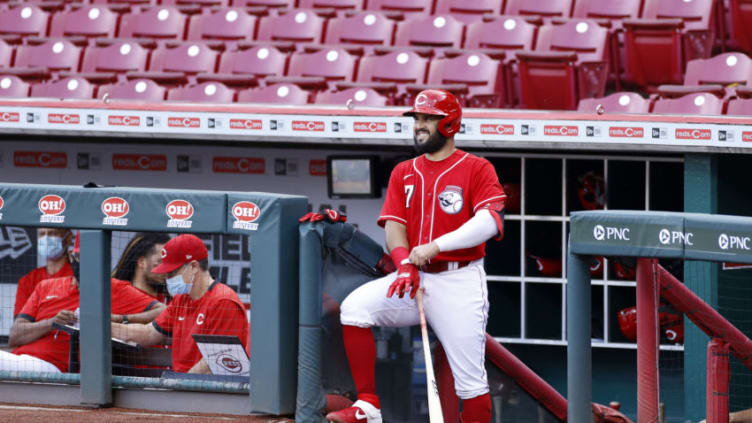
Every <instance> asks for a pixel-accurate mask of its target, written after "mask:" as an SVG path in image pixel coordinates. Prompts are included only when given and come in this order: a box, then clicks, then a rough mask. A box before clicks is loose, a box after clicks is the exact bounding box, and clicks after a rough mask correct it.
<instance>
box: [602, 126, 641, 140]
mask: <svg viewBox="0 0 752 423" xmlns="http://www.w3.org/2000/svg"><path fill="white" fill-rule="evenodd" d="M608 136H610V137H614V138H642V137H644V136H645V130H644V129H643V128H638V127H636V126H612V127H610V128H608Z"/></svg>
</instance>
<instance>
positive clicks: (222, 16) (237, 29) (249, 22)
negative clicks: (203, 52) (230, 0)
mask: <svg viewBox="0 0 752 423" xmlns="http://www.w3.org/2000/svg"><path fill="white" fill-rule="evenodd" d="M188 28H189V29H188V39H189V40H223V41H240V40H247V41H251V40H253V38H254V35H255V34H256V17H255V16H252V15H249V14H248V13H247V12H246V11H245V10H244V9H241V8H234V9H228V8H221V9H216V10H214V11H213V12H211V13H202V14H199V15H195V16H193V17H191V20H190V25H189V26H188Z"/></svg>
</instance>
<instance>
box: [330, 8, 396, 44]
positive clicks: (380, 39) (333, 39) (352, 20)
mask: <svg viewBox="0 0 752 423" xmlns="http://www.w3.org/2000/svg"><path fill="white" fill-rule="evenodd" d="M395 27H396V25H395V22H394V21H393V20H391V19H387V17H386V16H384V15H383V14H381V13H379V12H373V11H365V12H361V13H357V14H354V15H352V16H346V17H338V18H334V19H331V20H329V23H328V25H327V29H326V42H327V43H329V44H364V45H392V41H393V38H394V29H395Z"/></svg>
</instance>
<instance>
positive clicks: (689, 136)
mask: <svg viewBox="0 0 752 423" xmlns="http://www.w3.org/2000/svg"><path fill="white" fill-rule="evenodd" d="M675 134H676V138H678V139H680V140H709V139H710V138H711V135H712V134H711V131H710V129H692V128H688V129H677V130H676V133H675Z"/></svg>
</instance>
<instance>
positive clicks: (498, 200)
mask: <svg viewBox="0 0 752 423" xmlns="http://www.w3.org/2000/svg"><path fill="white" fill-rule="evenodd" d="M473 182H474V184H473V189H472V191H471V196H472V197H471V198H470V203H471V204H472V205H473V215H475V213H476V212H477V211H478V210H480V209H481V208H488V209H490V210H494V211H497V212H501V211H502V210H503V209H504V201H505V200H506V198H507V196H506V194H504V188H502V187H501V184H500V183H499V177H498V176H496V170H495V169H494V167H493V165H492V164H491V162H489V161H488V160H485V159H482V160H481V165H480V166H479V167H478V169H477V170H476V171H475V174H474V175H473Z"/></svg>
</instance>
